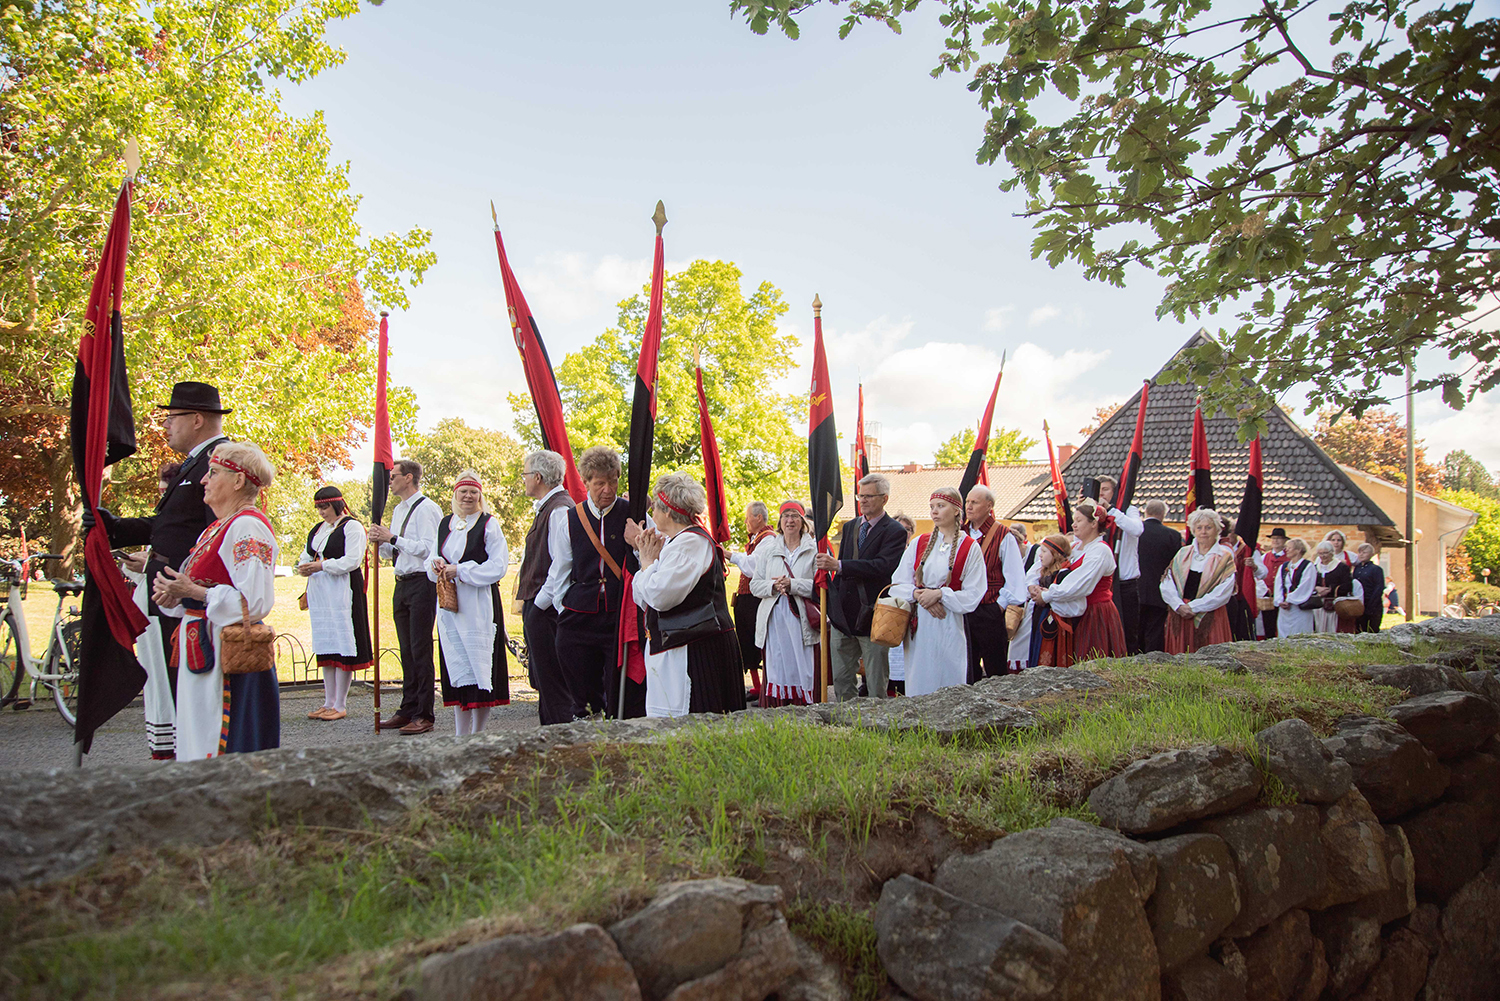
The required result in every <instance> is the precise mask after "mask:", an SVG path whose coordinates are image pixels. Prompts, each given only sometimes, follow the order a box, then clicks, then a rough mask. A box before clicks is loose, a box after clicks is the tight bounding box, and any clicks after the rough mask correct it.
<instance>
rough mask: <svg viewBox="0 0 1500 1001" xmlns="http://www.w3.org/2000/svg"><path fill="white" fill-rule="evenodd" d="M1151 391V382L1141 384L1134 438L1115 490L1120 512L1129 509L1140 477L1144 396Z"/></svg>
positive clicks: (1143, 430)
mask: <svg viewBox="0 0 1500 1001" xmlns="http://www.w3.org/2000/svg"><path fill="white" fill-rule="evenodd" d="M1150 389H1151V380H1149V379H1147V380H1146V381H1145V382H1143V383H1142V384H1141V403H1140V406H1138V407H1137V408H1136V411H1135V437H1134V438H1132V439H1131V440H1130V454H1129V455H1127V456H1126V457H1125V468H1124V469H1122V470H1121V471H1120V485H1119V486H1118V487H1116V489H1115V507H1117V508H1119V509H1120V510H1121V511H1128V510H1129V509H1130V501H1131V498H1132V497H1134V496H1135V481H1136V480H1137V479H1138V478H1139V477H1140V473H1141V462H1142V461H1143V457H1144V454H1145V452H1144V441H1145V434H1146V394H1147V393H1148V392H1149V391H1150Z"/></svg>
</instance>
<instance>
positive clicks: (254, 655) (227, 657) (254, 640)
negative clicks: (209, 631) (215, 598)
mask: <svg viewBox="0 0 1500 1001" xmlns="http://www.w3.org/2000/svg"><path fill="white" fill-rule="evenodd" d="M240 613H241V615H242V616H243V618H242V619H241V621H239V622H236V623H235V624H233V625H229V626H225V627H224V628H223V629H221V630H219V669H220V670H221V671H223V672H224V673H225V674H259V673H260V672H261V671H269V670H271V668H273V667H275V666H276V630H274V629H272V628H271V627H270V626H268V625H266V624H265V623H264V622H251V621H250V603H249V602H247V601H246V600H245V596H244V595H243V594H242V595H240Z"/></svg>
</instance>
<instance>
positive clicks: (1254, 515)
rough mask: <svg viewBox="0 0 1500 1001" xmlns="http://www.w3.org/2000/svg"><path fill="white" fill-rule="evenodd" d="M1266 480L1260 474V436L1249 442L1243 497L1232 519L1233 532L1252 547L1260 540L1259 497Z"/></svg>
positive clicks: (1263, 489)
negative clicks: (1237, 511) (1247, 469)
mask: <svg viewBox="0 0 1500 1001" xmlns="http://www.w3.org/2000/svg"><path fill="white" fill-rule="evenodd" d="M1265 488H1266V481H1265V477H1264V476H1262V474H1261V466H1260V436H1259V435H1256V437H1255V440H1254V441H1252V442H1251V443H1250V474H1249V475H1248V476H1246V477H1245V497H1244V499H1243V500H1241V501H1240V513H1239V516H1238V517H1237V518H1235V521H1234V534H1235V535H1238V536H1239V537H1240V538H1241V539H1244V540H1245V545H1247V546H1249V547H1250V548H1251V549H1254V548H1255V547H1256V545H1257V544H1258V543H1259V541H1260V508H1261V497H1262V495H1263V494H1264V492H1265Z"/></svg>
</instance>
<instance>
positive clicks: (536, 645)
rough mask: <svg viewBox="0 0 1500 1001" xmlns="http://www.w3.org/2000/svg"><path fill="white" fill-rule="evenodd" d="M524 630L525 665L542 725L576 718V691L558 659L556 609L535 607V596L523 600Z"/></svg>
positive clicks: (522, 629)
mask: <svg viewBox="0 0 1500 1001" xmlns="http://www.w3.org/2000/svg"><path fill="white" fill-rule="evenodd" d="M521 633H522V635H524V636H525V637H526V668H527V675H528V676H529V678H530V680H531V687H532V688H535V689H536V704H537V715H538V717H540V719H541V722H542V725H543V726H545V725H547V724H548V723H571V722H572V721H573V694H572V693H571V692H569V691H568V680H567V678H565V677H563V670H562V664H561V663H560V662H559V661H558V659H557V610H556V609H552V608H538V607H536V599H534V598H527V599H526V600H525V601H524V602H522V603H521Z"/></svg>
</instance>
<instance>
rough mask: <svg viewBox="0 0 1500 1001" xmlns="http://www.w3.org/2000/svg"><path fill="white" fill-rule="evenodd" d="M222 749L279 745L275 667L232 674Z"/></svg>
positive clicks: (232, 751) (279, 709)
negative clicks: (252, 672) (267, 669)
mask: <svg viewBox="0 0 1500 1001" xmlns="http://www.w3.org/2000/svg"><path fill="white" fill-rule="evenodd" d="M225 682H226V683H227V685H228V689H229V692H228V696H229V697H228V706H227V715H228V717H229V718H228V720H227V721H226V725H225V743H224V753H225V754H232V753H235V752H239V751H265V750H269V749H271V748H273V747H280V746H281V689H280V687H279V686H278V685H277V683H276V669H275V668H274V667H273V668H271V670H269V671H256V672H255V673H254V674H231V675H228V676H227V677H226V678H225Z"/></svg>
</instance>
